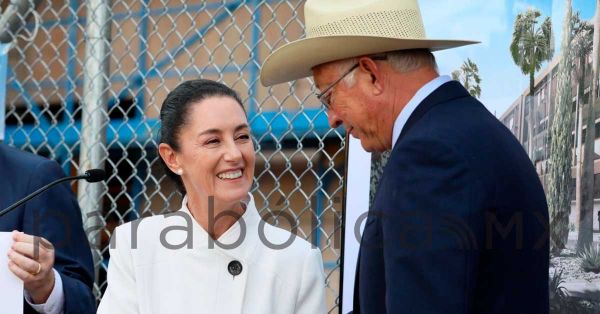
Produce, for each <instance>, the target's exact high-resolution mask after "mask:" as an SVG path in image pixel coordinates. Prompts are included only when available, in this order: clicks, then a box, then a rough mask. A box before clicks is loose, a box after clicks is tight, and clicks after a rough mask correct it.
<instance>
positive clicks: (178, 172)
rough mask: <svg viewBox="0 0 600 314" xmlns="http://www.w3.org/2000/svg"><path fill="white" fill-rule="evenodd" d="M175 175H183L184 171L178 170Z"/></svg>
mask: <svg viewBox="0 0 600 314" xmlns="http://www.w3.org/2000/svg"><path fill="white" fill-rule="evenodd" d="M175 173H177V174H178V175H182V174H183V169H177V171H176V172H175Z"/></svg>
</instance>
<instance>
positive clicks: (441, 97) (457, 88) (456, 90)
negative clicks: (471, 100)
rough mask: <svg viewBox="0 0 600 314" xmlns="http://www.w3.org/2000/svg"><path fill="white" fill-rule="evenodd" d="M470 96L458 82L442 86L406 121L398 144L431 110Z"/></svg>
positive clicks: (426, 98) (424, 100) (450, 82)
mask: <svg viewBox="0 0 600 314" xmlns="http://www.w3.org/2000/svg"><path fill="white" fill-rule="evenodd" d="M468 96H470V94H469V92H468V91H467V90H466V89H465V88H464V87H463V86H462V85H461V84H460V83H459V82H457V81H454V80H453V81H449V82H447V83H444V84H442V85H441V86H440V87H438V88H437V89H436V90H434V91H433V92H432V93H431V94H429V96H427V97H425V99H423V101H422V102H421V103H420V104H419V105H418V107H417V108H416V109H415V111H414V112H413V113H412V114H411V115H410V117H409V118H408V120H407V121H406V124H405V125H404V127H403V128H402V132H400V136H399V137H398V140H397V141H396V144H397V143H399V142H400V140H402V138H403V137H404V136H405V135H406V134H407V133H408V132H409V131H410V129H411V128H412V127H413V126H414V125H415V124H416V123H417V121H419V120H420V119H421V118H422V117H423V116H424V115H425V114H426V113H427V112H428V111H429V110H430V109H431V108H433V107H435V106H436V105H438V104H440V103H443V102H448V101H451V100H454V99H457V98H463V97H468ZM396 146H397V145H396Z"/></svg>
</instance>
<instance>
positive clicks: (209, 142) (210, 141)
mask: <svg viewBox="0 0 600 314" xmlns="http://www.w3.org/2000/svg"><path fill="white" fill-rule="evenodd" d="M206 144H219V140H218V139H212V140H208V141H206Z"/></svg>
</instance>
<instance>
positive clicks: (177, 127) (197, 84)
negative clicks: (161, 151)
mask: <svg viewBox="0 0 600 314" xmlns="http://www.w3.org/2000/svg"><path fill="white" fill-rule="evenodd" d="M220 96H225V97H231V98H233V99H234V100H235V101H236V102H237V103H238V104H239V105H240V107H242V110H244V105H242V100H241V99H240V96H238V94H237V93H236V92H235V91H234V90H233V89H231V88H229V87H227V86H225V85H224V84H221V83H219V82H215V81H211V80H204V79H199V80H191V81H186V82H183V83H181V84H179V85H178V86H177V87H175V89H174V90H172V91H171V92H170V93H169V94H168V95H167V98H165V101H164V102H163V104H162V107H161V108H160V121H161V126H160V141H159V142H160V143H165V144H169V146H171V148H173V150H175V151H179V148H180V146H179V133H180V131H181V128H182V127H183V126H184V125H185V124H186V123H187V120H186V118H187V117H188V113H189V108H190V107H191V105H193V104H197V103H199V102H201V101H203V100H205V99H207V98H210V97H220ZM244 114H246V110H244ZM160 161H161V163H162V165H163V168H164V169H165V173H166V174H167V176H168V177H169V178H170V179H171V180H173V181H175V183H176V184H177V189H178V190H179V192H181V194H185V193H186V191H185V187H184V186H183V181H182V180H181V177H179V176H178V175H177V174H175V173H174V172H173V171H171V169H169V167H167V164H166V163H165V161H164V160H163V159H162V158H160Z"/></svg>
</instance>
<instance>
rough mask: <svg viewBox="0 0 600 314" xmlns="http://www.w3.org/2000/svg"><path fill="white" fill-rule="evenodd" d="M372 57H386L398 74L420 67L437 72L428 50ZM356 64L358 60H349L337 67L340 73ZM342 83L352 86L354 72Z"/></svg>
mask: <svg viewBox="0 0 600 314" xmlns="http://www.w3.org/2000/svg"><path fill="white" fill-rule="evenodd" d="M371 56H372V57H384V56H385V57H386V59H387V62H389V63H390V65H391V66H392V69H394V70H395V71H397V72H400V73H406V72H410V71H414V70H416V69H419V68H421V67H431V68H432V69H434V70H435V71H436V72H438V66H437V62H436V61H435V56H434V55H433V53H431V51H430V50H429V49H410V50H396V51H390V52H385V53H378V54H375V55H371ZM356 62H358V58H349V59H345V60H341V61H339V62H338V64H337V66H338V69H339V71H340V72H342V71H346V70H348V68H350V67H352V66H353V65H354V64H356ZM344 82H345V83H346V84H347V85H348V86H352V85H354V72H352V73H350V74H349V75H348V76H346V78H345V79H344Z"/></svg>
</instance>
